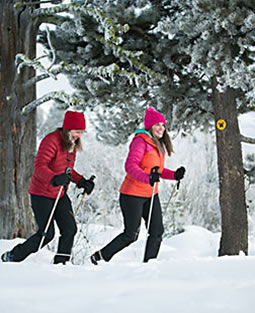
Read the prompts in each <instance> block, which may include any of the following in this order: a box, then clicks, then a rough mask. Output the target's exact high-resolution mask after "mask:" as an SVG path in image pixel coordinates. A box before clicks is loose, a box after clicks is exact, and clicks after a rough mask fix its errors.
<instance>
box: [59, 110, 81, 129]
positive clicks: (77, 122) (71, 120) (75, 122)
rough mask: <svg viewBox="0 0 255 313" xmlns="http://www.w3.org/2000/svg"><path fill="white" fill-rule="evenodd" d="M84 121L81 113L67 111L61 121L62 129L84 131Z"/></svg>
mask: <svg viewBox="0 0 255 313" xmlns="http://www.w3.org/2000/svg"><path fill="white" fill-rule="evenodd" d="M85 128H86V120H85V116H84V114H83V113H81V112H73V111H67V112H66V114H65V117H64V121H63V129H85Z"/></svg>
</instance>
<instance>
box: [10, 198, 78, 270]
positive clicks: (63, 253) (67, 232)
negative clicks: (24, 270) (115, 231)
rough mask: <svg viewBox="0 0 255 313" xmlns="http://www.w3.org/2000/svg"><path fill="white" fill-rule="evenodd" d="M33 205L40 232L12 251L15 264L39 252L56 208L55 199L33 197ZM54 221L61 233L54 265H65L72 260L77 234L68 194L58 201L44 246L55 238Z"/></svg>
mask: <svg viewBox="0 0 255 313" xmlns="http://www.w3.org/2000/svg"><path fill="white" fill-rule="evenodd" d="M31 203H32V209H33V212H34V217H35V220H36V223H37V225H38V231H37V232H36V233H35V234H34V235H32V236H31V237H30V238H28V239H27V240H26V241H25V242H24V243H22V244H18V245H17V246H15V247H14V248H13V249H12V251H11V253H12V254H13V260H14V261H15V262H20V261H23V260H24V259H25V258H26V257H27V256H29V255H30V254H31V253H34V252H37V250H38V248H39V244H40V242H41V239H42V234H43V232H44V230H45V227H46V224H47V222H48V219H49V216H50V214H51V211H52V208H53V206H54V203H55V199H51V198H47V197H44V196H36V195H31ZM54 220H55V221H56V223H57V226H58V228H59V231H60V238H59V242H58V250H57V254H56V255H55V257H54V263H55V264H57V263H65V262H66V261H68V260H69V259H70V254H71V249H72V246H73V240H74V236H75V234H76V232H77V226H76V222H75V219H74V216H73V210H72V205H71V201H70V199H69V197H68V196H67V195H66V194H64V196H63V197H62V198H60V199H59V201H58V204H57V207H56V210H55V213H54V215H53V218H52V220H51V223H50V226H49V228H48V232H47V234H46V236H45V238H44V241H43V245H42V246H45V245H46V244H48V243H49V242H50V241H51V240H52V239H53V238H54V234H55V230H54Z"/></svg>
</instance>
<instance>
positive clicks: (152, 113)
mask: <svg viewBox="0 0 255 313" xmlns="http://www.w3.org/2000/svg"><path fill="white" fill-rule="evenodd" d="M157 123H163V124H166V120H165V118H164V116H163V115H162V114H161V113H159V112H158V111H156V110H155V109H154V108H153V107H149V108H148V109H147V110H146V112H145V117H144V128H145V129H146V130H148V129H150V128H151V127H152V126H153V125H155V124H157Z"/></svg>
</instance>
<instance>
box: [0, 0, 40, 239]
mask: <svg viewBox="0 0 255 313" xmlns="http://www.w3.org/2000/svg"><path fill="white" fill-rule="evenodd" d="M14 3H15V1H13V0H5V1H0V49H1V59H0V63H1V72H0V153H1V155H0V171H1V178H0V182H1V188H0V238H13V237H16V236H20V237H24V236H29V235H30V234H31V232H32V228H33V216H32V211H31V208H30V203H29V196H28V193H27V188H28V184H29V181H30V177H31V174H32V168H33V161H34V152H35V145H36V118H35V112H32V113H30V114H29V115H28V116H26V117H24V116H22V115H21V108H22V107H23V106H24V104H26V103H28V102H30V101H32V100H34V99H35V96H36V95H35V87H34V86H32V87H29V88H25V87H24V83H25V82H26V81H27V80H28V79H30V78H31V77H32V76H34V71H33V70H32V69H29V68H24V69H23V70H22V72H21V74H20V75H18V74H17V73H16V68H15V56H16V54H17V53H24V54H26V55H28V56H29V57H30V58H34V57H35V55H36V34H37V27H36V25H34V23H33V21H32V19H31V17H30V14H29V10H28V9H27V8H26V7H23V8H22V9H19V10H16V9H15V8H14Z"/></svg>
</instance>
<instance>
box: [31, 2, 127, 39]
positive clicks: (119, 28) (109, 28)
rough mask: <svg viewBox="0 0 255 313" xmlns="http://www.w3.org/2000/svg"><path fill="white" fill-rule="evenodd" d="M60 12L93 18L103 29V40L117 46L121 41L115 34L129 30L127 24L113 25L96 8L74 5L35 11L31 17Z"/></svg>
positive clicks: (46, 15)
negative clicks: (110, 41)
mask: <svg viewBox="0 0 255 313" xmlns="http://www.w3.org/2000/svg"><path fill="white" fill-rule="evenodd" d="M62 12H68V13H71V14H76V13H83V14H86V15H88V16H91V17H93V18H94V19H95V20H96V21H97V22H98V23H99V24H100V25H101V26H102V27H103V28H104V30H105V32H104V34H105V40H107V41H108V40H112V41H113V42H115V43H116V44H119V43H120V42H121V39H120V38H118V37H117V36H116V33H117V32H120V33H126V32H127V31H128V30H129V26H128V25H127V24H125V25H121V24H117V25H116V24H114V23H113V21H112V19H111V18H109V17H107V15H106V14H105V13H104V12H103V11H101V10H100V9H98V8H96V7H92V6H85V5H78V4H75V3H71V4H63V5H59V6H54V7H50V8H40V9H36V10H34V11H33V13H32V17H33V18H42V17H48V16H51V15H54V14H57V13H62Z"/></svg>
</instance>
